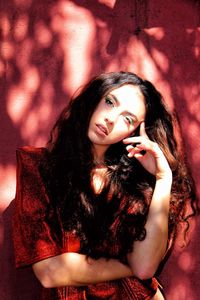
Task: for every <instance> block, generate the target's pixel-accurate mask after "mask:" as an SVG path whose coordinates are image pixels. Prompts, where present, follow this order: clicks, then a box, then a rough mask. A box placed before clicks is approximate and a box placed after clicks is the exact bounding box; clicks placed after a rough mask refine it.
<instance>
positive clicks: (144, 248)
mask: <svg viewBox="0 0 200 300" xmlns="http://www.w3.org/2000/svg"><path fill="white" fill-rule="evenodd" d="M171 182H172V176H171V174H170V172H169V174H168V176H166V177H164V178H161V179H158V180H157V181H156V185H155V189H154V193H153V196H152V201H151V204H150V208H149V213H148V217H147V222H146V225H145V229H146V237H145V239H144V240H143V241H137V242H135V243H134V251H133V252H132V253H130V254H128V261H129V264H130V266H131V268H132V270H133V269H134V273H135V274H136V276H138V277H140V278H141V279H146V278H149V277H152V276H153V275H154V273H155V272H156V270H157V268H158V265H159V263H160V261H161V260H162V258H163V256H164V254H165V251H166V247H167V240H168V216H169V203H170V192H171Z"/></svg>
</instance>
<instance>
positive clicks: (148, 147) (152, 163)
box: [123, 122, 172, 179]
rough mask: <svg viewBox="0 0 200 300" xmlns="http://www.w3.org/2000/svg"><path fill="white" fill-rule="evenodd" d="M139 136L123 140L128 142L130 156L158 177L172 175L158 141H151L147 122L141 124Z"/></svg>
mask: <svg viewBox="0 0 200 300" xmlns="http://www.w3.org/2000/svg"><path fill="white" fill-rule="evenodd" d="M139 134H140V135H139V136H133V137H129V138H126V139H124V140H123V143H124V144H127V146H126V150H127V151H128V157H129V158H131V157H135V158H136V159H137V160H138V161H139V162H140V163H141V165H142V166H143V167H144V168H145V169H146V170H147V171H148V172H149V173H151V174H153V175H155V177H156V179H162V178H166V176H168V177H169V176H170V177H171V176H172V172H171V169H170V167H169V164H168V162H167V159H166V157H165V156H164V154H163V152H162V150H161V149H160V147H159V146H158V144H157V143H155V142H153V141H151V140H150V139H149V137H148V135H147V133H146V130H145V122H142V123H141V124H140V131H139Z"/></svg>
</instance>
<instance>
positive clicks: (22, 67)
mask: <svg viewBox="0 0 200 300" xmlns="http://www.w3.org/2000/svg"><path fill="white" fill-rule="evenodd" d="M0 28H1V39H2V43H1V45H0V47H1V48H0V49H1V52H0V76H1V80H2V83H1V87H0V88H1V100H0V101H1V109H0V120H1V121H0V122H1V127H0V136H1V147H0V155H1V164H0V192H1V200H0V212H1V219H0V222H1V223H0V299H1V300H14V299H15V300H16V299H19V300H27V299H29V300H35V299H37V293H38V283H37V281H36V280H35V279H34V277H33V274H32V273H31V270H19V271H15V269H14V263H13V261H14V260H13V249H12V243H11V235H10V219H11V213H12V199H13V197H14V193H15V149H16V147H19V146H22V145H27V144H29V145H30V144H31V145H35V146H43V145H45V142H46V141H47V139H48V132H49V129H50V128H51V126H52V124H53V123H54V121H55V118H56V116H57V114H58V112H59V111H60V110H61V108H62V107H63V106H64V105H65V103H66V101H67V100H68V99H69V97H70V96H71V95H72V93H73V92H74V90H75V88H77V87H78V86H79V85H80V84H82V83H84V82H86V81H87V80H88V79H89V78H90V77H91V76H92V75H95V74H97V73H99V72H102V71H114V70H130V71H133V72H136V73H138V74H139V75H141V76H144V77H146V78H147V79H149V80H151V81H152V82H153V83H154V84H155V85H156V86H157V87H158V89H159V90H160V91H161V92H162V93H163V95H164V97H165V99H166V101H167V103H168V104H169V105H170V107H171V108H172V109H173V108H175V109H176V110H177V111H178V115H179V119H180V125H181V132H182V135H183V140H184V144H185V149H186V153H187V155H188V160H189V163H190V165H191V168H192V173H193V176H194V178H195V181H196V185H197V191H198V195H199V194H200V179H199V178H200V132H199V123H200V105H199V100H200V2H199V1H198V0H196V1H195V0H176V1H174V0H165V1H159V0H143V1H140V0H121V1H120V0H99V1H94V0H88V1H84V0H82V1H80V0H74V1H67V0H65V1H64V0H57V1H56V0H54V1H53V0H43V1H41V0H40V1H39V0H7V1H1V4H0ZM199 227H200V224H199V223H198V222H197V220H196V222H194V224H193V226H192V228H193V230H192V232H191V235H190V236H191V242H190V244H189V246H188V247H187V248H184V249H182V248H180V246H179V245H178V246H177V247H176V250H175V251H174V252H173V254H172V256H171V257H170V259H169V260H168V262H167V264H166V265H165V267H164V269H163V271H162V274H161V276H160V278H161V281H162V284H163V286H164V288H165V291H166V295H167V299H169V300H194V299H199V298H200V285H199V279H200V270H199V268H200V255H199V253H198V244H199V242H200V237H199V235H198V231H199Z"/></svg>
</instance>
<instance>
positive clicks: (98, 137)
mask: <svg viewBox="0 0 200 300" xmlns="http://www.w3.org/2000/svg"><path fill="white" fill-rule="evenodd" d="M145 113H146V108H145V100H144V96H143V94H142V93H141V91H140V89H139V88H138V87H137V86H134V85H131V84H126V85H123V86H121V87H119V88H116V89H114V90H112V91H110V92H109V93H108V94H107V95H106V96H104V97H103V98H102V99H101V101H100V102H99V104H98V106H97V108H96V109H95V111H94V113H93V115H92V117H91V119H90V123H89V127H88V137H89V139H90V141H91V142H92V144H93V146H94V150H95V152H96V154H97V155H98V153H99V156H102V155H103V154H104V153H105V151H106V150H107V149H108V147H109V146H110V145H112V144H115V143H117V142H119V141H121V140H123V139H124V138H126V137H128V136H129V135H130V134H132V133H133V132H134V131H135V129H136V128H137V127H138V126H139V124H140V123H141V122H142V121H144V119H145Z"/></svg>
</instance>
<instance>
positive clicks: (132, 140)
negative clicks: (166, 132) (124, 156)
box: [123, 136, 143, 144]
mask: <svg viewBox="0 0 200 300" xmlns="http://www.w3.org/2000/svg"><path fill="white" fill-rule="evenodd" d="M142 141H143V138H141V136H134V137H129V138H126V139H123V143H124V144H135V143H138V144H140V143H141V142H142Z"/></svg>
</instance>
